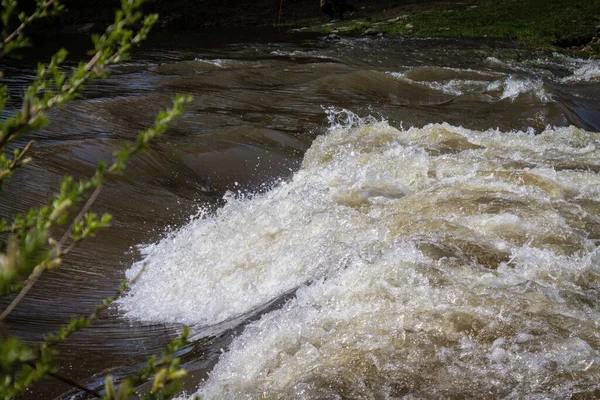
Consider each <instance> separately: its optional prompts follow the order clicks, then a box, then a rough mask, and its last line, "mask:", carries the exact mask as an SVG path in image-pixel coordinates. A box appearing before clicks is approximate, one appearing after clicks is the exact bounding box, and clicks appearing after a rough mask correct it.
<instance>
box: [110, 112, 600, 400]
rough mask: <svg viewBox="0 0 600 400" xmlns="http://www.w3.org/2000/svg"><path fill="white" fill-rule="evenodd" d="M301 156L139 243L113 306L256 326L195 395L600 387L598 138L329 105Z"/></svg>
mask: <svg viewBox="0 0 600 400" xmlns="http://www.w3.org/2000/svg"><path fill="white" fill-rule="evenodd" d="M329 113H330V115H329V120H330V125H331V127H330V128H329V130H328V132H327V133H326V134H325V135H322V136H320V137H318V138H317V139H316V140H315V141H314V143H313V145H312V146H311V148H310V149H309V150H308V152H307V153H306V155H305V157H304V161H303V164H302V167H301V168H300V170H299V171H297V172H296V173H295V174H294V175H293V177H292V178H291V179H289V180H287V181H284V182H281V183H279V184H277V185H275V186H274V187H273V188H272V189H270V190H268V191H266V192H265V193H262V194H253V195H249V194H243V193H229V194H228V195H227V196H226V204H225V205H224V206H223V207H221V208H220V209H219V210H217V211H216V212H214V213H210V212H200V214H199V215H198V216H196V217H195V218H193V219H192V220H191V221H190V222H189V223H188V224H187V225H185V226H183V227H182V228H180V229H179V230H177V231H175V232H171V233H170V234H169V235H168V236H167V237H165V238H164V239H162V240H161V241H159V242H157V243H155V244H152V245H148V246H145V247H144V248H143V249H142V252H143V257H142V260H141V261H139V262H137V263H136V264H135V265H134V266H133V267H132V268H131V269H130V270H129V271H128V277H129V278H133V277H134V276H136V275H137V274H138V273H139V271H140V270H141V269H142V268H143V269H144V271H143V273H142V274H141V275H140V276H139V278H138V280H137V281H136V282H135V284H134V285H133V286H132V288H131V290H130V292H129V293H128V294H127V296H126V297H124V298H123V299H122V300H121V301H120V308H121V309H122V310H123V311H124V313H125V316H126V317H128V318H131V319H136V320H142V321H146V322H151V323H164V322H170V323H173V322H175V323H182V324H188V325H192V326H196V327H205V326H210V325H215V324H218V323H220V322H223V321H228V320H231V319H234V318H237V317H240V316H247V315H251V314H252V313H253V312H256V311H257V310H261V308H264V306H265V305H266V304H269V303H271V302H273V301H274V300H276V299H279V298H283V297H284V296H289V294H290V293H291V294H293V295H292V296H290V298H289V300H287V301H286V302H285V304H284V305H283V306H282V307H281V308H279V309H276V310H273V311H269V312H266V313H265V314H264V315H263V316H262V317H261V318H260V319H259V320H258V321H255V322H253V323H250V324H249V325H247V326H246V327H245V329H244V330H243V332H242V333H241V334H239V336H237V337H236V338H235V339H234V340H233V343H232V344H231V346H230V348H228V349H224V350H223V351H224V353H223V354H222V356H221V358H220V359H219V361H218V363H217V365H216V366H215V367H214V369H213V370H212V371H211V372H210V374H209V377H208V379H207V380H206V381H204V382H201V383H200V384H199V386H198V389H197V390H198V391H197V393H195V394H194V393H189V394H188V395H190V396H192V395H199V396H200V398H207V399H211V398H244V399H246V398H282V399H283V398H298V399H301V398H311V399H312V398H328V399H329V398H440V397H448V396H452V397H461V398H462V397H471V398H476V397H479V398H480V397H504V398H523V397H527V398H565V397H569V396H573V395H577V394H583V395H586V394H587V395H589V394H593V393H598V391H599V390H600V385H599V382H600V353H599V352H598V349H599V348H600V334H599V332H600V331H599V328H600V310H599V307H598V306H599V304H598V298H599V297H598V296H599V288H600V286H599V283H600V252H599V248H598V245H599V243H600V218H599V217H598V215H599V211H600V202H599V201H598V199H599V198H600V196H599V192H600V177H599V176H598V174H597V172H598V171H599V170H600V134H598V133H592V132H587V131H584V130H581V129H578V128H575V127H564V128H548V129H546V130H545V131H544V132H542V133H541V134H537V135H536V134H534V133H533V132H531V131H529V132H522V131H512V132H501V131H499V130H487V131H476V130H469V129H465V128H461V127H456V126H451V125H449V124H430V125H426V126H424V127H421V128H417V127H413V128H410V129H403V128H402V127H393V126H390V124H389V123H388V122H387V121H385V120H378V119H375V118H372V117H368V118H359V117H358V116H356V115H354V114H353V113H351V112H349V111H346V110H329Z"/></svg>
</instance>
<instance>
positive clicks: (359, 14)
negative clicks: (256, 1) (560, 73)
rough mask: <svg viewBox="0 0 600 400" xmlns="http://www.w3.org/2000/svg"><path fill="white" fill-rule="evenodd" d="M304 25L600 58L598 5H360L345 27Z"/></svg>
mask: <svg viewBox="0 0 600 400" xmlns="http://www.w3.org/2000/svg"><path fill="white" fill-rule="evenodd" d="M320 21H322V19H321V20H320ZM300 25H304V26H306V27H307V28H305V30H311V31H318V32H322V33H337V34H347V35H362V34H364V33H365V31H366V30H367V29H369V28H371V30H370V31H369V32H368V33H370V34H377V33H380V34H384V35H416V36H423V37H430V36H436V37H495V38H509V39H516V40H517V41H518V42H519V43H520V44H522V45H523V46H525V47H529V48H535V49H542V50H569V51H574V52H579V53H583V54H588V55H591V56H595V57H598V56H600V40H599V38H600V2H599V1H598V0H578V1H572V0H553V1H546V0H459V1H452V0H438V1H435V0H414V1H405V2H398V1H380V2H377V4H372V3H370V2H365V3H364V4H362V5H361V3H360V2H359V4H358V7H357V11H356V12H355V13H353V14H348V15H347V19H346V20H345V21H342V22H340V23H337V24H323V23H322V22H319V20H317V19H307V20H304V21H302V22H301V23H300Z"/></svg>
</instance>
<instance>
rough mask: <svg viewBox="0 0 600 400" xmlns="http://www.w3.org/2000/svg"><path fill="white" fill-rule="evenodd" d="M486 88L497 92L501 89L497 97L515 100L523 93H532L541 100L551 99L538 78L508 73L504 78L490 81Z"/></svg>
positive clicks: (547, 100)
mask: <svg viewBox="0 0 600 400" xmlns="http://www.w3.org/2000/svg"><path fill="white" fill-rule="evenodd" d="M486 90H487V91H488V92H497V91H500V90H502V93H501V94H500V96H499V98H500V100H503V99H511V100H513V101H514V100H516V99H517V98H518V97H519V96H521V95H523V94H533V95H534V96H535V97H537V98H538V99H539V100H541V101H543V102H549V101H552V96H551V95H550V94H548V93H547V92H546V91H545V90H544V82H543V81H542V80H541V79H539V78H525V77H518V76H515V75H509V76H508V77H507V78H505V79H501V80H497V81H494V82H492V83H490V84H489V85H488V86H487V88H486Z"/></svg>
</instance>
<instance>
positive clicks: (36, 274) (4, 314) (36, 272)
mask: <svg viewBox="0 0 600 400" xmlns="http://www.w3.org/2000/svg"><path fill="white" fill-rule="evenodd" d="M44 265H45V264H40V265H38V266H37V267H36V269H34V271H33V273H32V274H31V275H30V276H29V279H28V281H27V284H26V285H25V286H24V287H23V289H21V291H20V292H19V294H18V295H17V297H15V298H14V299H13V301H12V302H11V303H10V304H9V305H8V307H6V309H5V310H4V311H3V312H2V315H0V322H2V321H4V320H5V319H6V317H8V315H9V314H10V313H11V312H12V311H13V310H14V309H15V307H16V306H18V305H19V303H20V302H21V301H22V300H23V298H24V297H25V295H26V294H27V292H29V290H30V289H31V288H32V287H33V285H34V284H35V283H36V282H37V280H38V278H39V277H40V275H42V272H44V270H45V269H46V268H45V266H44Z"/></svg>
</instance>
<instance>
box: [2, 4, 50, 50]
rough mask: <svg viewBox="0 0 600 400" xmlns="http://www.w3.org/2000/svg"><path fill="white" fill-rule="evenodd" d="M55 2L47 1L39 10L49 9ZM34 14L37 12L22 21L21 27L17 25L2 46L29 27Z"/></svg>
mask: <svg viewBox="0 0 600 400" xmlns="http://www.w3.org/2000/svg"><path fill="white" fill-rule="evenodd" d="M55 1H56V0H49V1H47V2H46V3H44V4H43V5H42V7H41V9H46V8H48V7H50V6H51V5H52V3H54V2H55ZM36 14H37V10H36V12H34V13H33V14H31V15H30V16H29V18H27V19H26V20H25V21H23V22H22V23H21V25H19V27H18V28H17V29H15V30H14V31H13V33H11V34H10V35H8V36H7V37H6V38H5V39H4V40H3V41H2V44H3V45H6V44H8V43H10V41H11V40H13V39H14V38H15V37H17V36H19V35H20V34H21V32H23V29H25V28H26V27H27V25H29V24H30V23H32V22H33V21H34V20H35V19H36Z"/></svg>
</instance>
